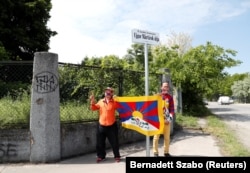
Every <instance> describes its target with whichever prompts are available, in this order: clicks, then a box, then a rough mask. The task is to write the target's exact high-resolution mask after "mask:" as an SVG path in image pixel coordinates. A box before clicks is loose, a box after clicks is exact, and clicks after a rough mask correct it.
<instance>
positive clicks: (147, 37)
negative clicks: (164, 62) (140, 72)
mask: <svg viewBox="0 0 250 173" xmlns="http://www.w3.org/2000/svg"><path fill="white" fill-rule="evenodd" d="M132 42H134V43H140V44H144V62H145V96H148V95H149V91H148V88H149V82H148V48H147V45H148V44H150V45H156V44H159V42H160V37H159V34H158V33H154V32H150V31H144V30H140V29H133V30H132ZM146 156H147V157H149V156H150V138H149V136H146Z"/></svg>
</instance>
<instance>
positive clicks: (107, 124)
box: [90, 87, 121, 162]
mask: <svg viewBox="0 0 250 173" xmlns="http://www.w3.org/2000/svg"><path fill="white" fill-rule="evenodd" d="M104 94H105V96H104V98H103V99H100V100H99V101H98V102H97V103H96V101H95V98H94V95H93V94H91V96H90V104H91V106H90V108H91V110H93V111H96V110H99V122H98V126H97V133H96V140H97V141H96V151H97V160H96V161H97V162H100V161H103V160H105V158H106V145H105V144H106V143H105V142H106V138H108V141H109V143H110V145H111V147H112V149H113V154H114V158H115V161H116V162H120V159H121V156H120V152H119V140H118V126H117V122H116V116H115V112H116V109H117V108H118V105H117V102H116V101H114V99H113V94H114V90H113V89H112V88H110V87H107V88H106V89H105V93H104Z"/></svg>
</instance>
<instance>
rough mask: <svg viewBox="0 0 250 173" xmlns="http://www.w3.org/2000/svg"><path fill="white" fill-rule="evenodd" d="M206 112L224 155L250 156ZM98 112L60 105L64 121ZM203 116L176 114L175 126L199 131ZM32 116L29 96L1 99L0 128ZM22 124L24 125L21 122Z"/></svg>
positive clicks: (86, 106)
mask: <svg viewBox="0 0 250 173" xmlns="http://www.w3.org/2000/svg"><path fill="white" fill-rule="evenodd" d="M202 112H207V113H206V114H207V115H206V116H202V118H204V119H206V122H207V125H206V127H205V128H204V129H203V131H206V132H207V133H210V134H211V135H213V136H214V137H216V138H217V140H218V143H219V145H220V148H221V150H222V152H223V155H225V156H250V151H249V149H246V148H245V147H244V146H243V144H242V143H240V141H239V140H238V139H237V138H236V135H235V134H234V133H233V131H232V130H230V129H229V127H227V125H225V123H224V122H223V121H222V120H220V119H219V118H218V117H216V116H215V115H213V114H212V113H211V112H209V111H207V110H205V111H202ZM97 118H98V112H97V111H94V112H93V111H91V110H90V108H89V104H88V103H85V104H83V103H81V102H68V103H61V105H60V120H61V122H63V123H68V122H69V123H71V122H83V121H93V120H97ZM200 118H201V117H194V116H192V115H190V114H185V115H182V114H178V113H177V114H176V121H175V124H176V126H175V127H176V128H178V127H179V128H192V129H197V130H199V129H200V128H201V127H200V125H199V123H198V120H199V119H200ZM29 119H30V96H29V95H27V94H25V93H24V94H23V95H22V96H19V97H18V98H15V100H13V99H12V98H11V97H10V96H7V97H4V98H2V99H0V129H4V128H5V129H6V128H7V129H10V128H20V127H19V126H21V127H22V125H23V124H26V126H25V127H26V128H27V126H28V125H29ZM20 124H21V125H20Z"/></svg>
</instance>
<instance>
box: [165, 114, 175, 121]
mask: <svg viewBox="0 0 250 173" xmlns="http://www.w3.org/2000/svg"><path fill="white" fill-rule="evenodd" d="M172 121H173V115H172V114H168V116H166V118H165V123H171V122H172Z"/></svg>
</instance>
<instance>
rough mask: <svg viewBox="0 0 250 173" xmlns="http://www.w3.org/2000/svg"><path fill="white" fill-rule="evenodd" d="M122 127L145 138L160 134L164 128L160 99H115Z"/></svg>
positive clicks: (148, 97)
mask: <svg viewBox="0 0 250 173" xmlns="http://www.w3.org/2000/svg"><path fill="white" fill-rule="evenodd" d="M115 100H116V101H117V103H118V109H117V111H118V112H119V116H120V120H121V123H122V127H125V128H128V129H132V130H135V131H137V132H139V133H142V134H144V135H146V136H153V135H155V134H161V133H162V132H163V127H164V118H163V116H162V115H163V105H162V97H161V96H159V95H155V96H138V97H115Z"/></svg>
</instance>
